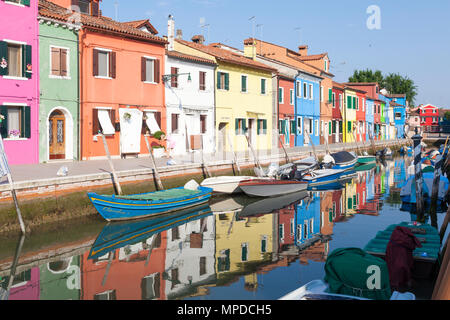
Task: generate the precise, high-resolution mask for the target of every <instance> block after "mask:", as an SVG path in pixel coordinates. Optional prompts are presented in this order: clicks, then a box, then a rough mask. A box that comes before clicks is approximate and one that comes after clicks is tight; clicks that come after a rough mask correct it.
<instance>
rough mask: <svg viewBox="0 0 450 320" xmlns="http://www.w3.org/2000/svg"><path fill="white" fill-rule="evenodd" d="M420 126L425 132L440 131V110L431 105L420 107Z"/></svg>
mask: <svg viewBox="0 0 450 320" xmlns="http://www.w3.org/2000/svg"><path fill="white" fill-rule="evenodd" d="M419 116H420V126H421V127H422V129H423V132H438V131H439V109H438V108H437V107H435V106H433V105H431V104H426V105H422V106H420V107H419Z"/></svg>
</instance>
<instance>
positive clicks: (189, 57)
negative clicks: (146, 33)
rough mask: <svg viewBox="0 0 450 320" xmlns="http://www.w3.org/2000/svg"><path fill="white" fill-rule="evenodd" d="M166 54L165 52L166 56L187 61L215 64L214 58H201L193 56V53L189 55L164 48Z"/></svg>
mask: <svg viewBox="0 0 450 320" xmlns="http://www.w3.org/2000/svg"><path fill="white" fill-rule="evenodd" d="M166 54H167V56H169V57H171V58H176V59H182V60H188V61H193V62H198V63H205V64H211V65H216V62H215V61H214V60H210V59H206V58H201V57H197V56H193V55H190V54H185V53H181V52H178V51H169V50H166Z"/></svg>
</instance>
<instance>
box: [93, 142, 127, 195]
mask: <svg viewBox="0 0 450 320" xmlns="http://www.w3.org/2000/svg"><path fill="white" fill-rule="evenodd" d="M99 135H100V136H101V137H102V140H103V147H104V148H105V152H106V156H107V157H108V163H109V166H110V168H111V174H112V176H113V183H114V186H115V190H116V193H117V194H118V195H122V188H121V187H120V183H119V178H117V174H116V170H114V165H113V163H112V160H111V154H110V153H109V148H108V143H107V142H106V138H105V135H104V134H103V133H99Z"/></svg>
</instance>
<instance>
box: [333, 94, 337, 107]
mask: <svg viewBox="0 0 450 320" xmlns="http://www.w3.org/2000/svg"><path fill="white" fill-rule="evenodd" d="M335 107H336V94H335V93H334V92H333V108H335Z"/></svg>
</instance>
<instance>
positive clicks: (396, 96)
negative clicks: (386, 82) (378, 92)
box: [386, 93, 406, 98]
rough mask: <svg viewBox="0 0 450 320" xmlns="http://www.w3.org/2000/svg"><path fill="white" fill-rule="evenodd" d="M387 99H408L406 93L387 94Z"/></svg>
mask: <svg viewBox="0 0 450 320" xmlns="http://www.w3.org/2000/svg"><path fill="white" fill-rule="evenodd" d="M386 97H388V98H406V93H400V94H387V95H386Z"/></svg>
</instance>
